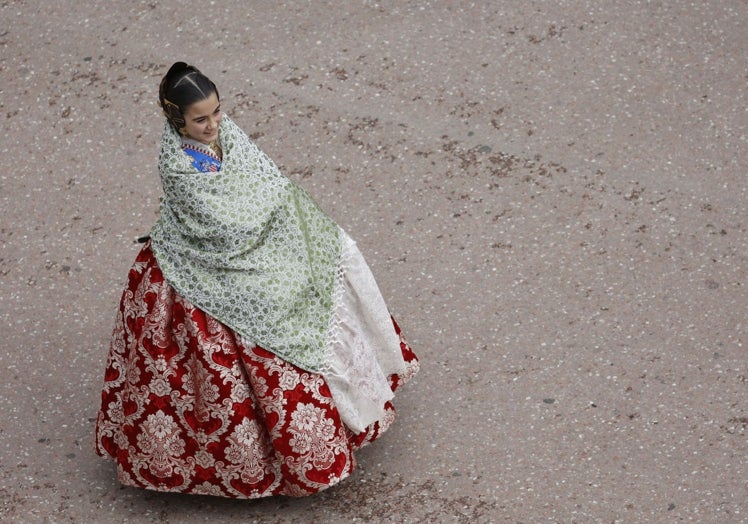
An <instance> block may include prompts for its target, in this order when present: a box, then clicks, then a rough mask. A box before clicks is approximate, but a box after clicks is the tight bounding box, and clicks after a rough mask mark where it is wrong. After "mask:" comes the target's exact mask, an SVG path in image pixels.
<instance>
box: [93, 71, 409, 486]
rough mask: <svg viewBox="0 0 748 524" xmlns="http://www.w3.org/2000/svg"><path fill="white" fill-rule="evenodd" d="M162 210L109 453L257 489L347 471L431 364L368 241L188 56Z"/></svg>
mask: <svg viewBox="0 0 748 524" xmlns="http://www.w3.org/2000/svg"><path fill="white" fill-rule="evenodd" d="M159 101H160V104H161V107H162V108H163V111H164V114H165V115H166V124H165V127H164V132H163V138H162V143H161V154H160V157H159V173H160V176H161V182H162V186H163V190H164V196H163V198H162V200H161V208H160V216H159V219H158V221H157V223H156V225H155V226H154V228H153V229H152V231H151V235H150V239H148V240H147V241H146V242H145V244H144V246H143V248H142V250H141V252H140V254H139V255H138V257H137V259H136V261H135V264H134V265H133V267H132V269H131V270H130V273H129V282H128V285H127V288H126V289H125V291H124V293H123V295H122V300H121V303H120V309H119V314H118V315H117V319H116V324H115V328H114V334H113V338H112V344H111V349H110V352H109V358H108V360H107V366H106V372H105V380H104V388H103V391H102V402H101V409H100V411H99V415H98V419H97V423H96V450H97V452H98V453H99V454H100V455H102V456H110V457H112V458H114V460H115V461H116V463H117V466H118V475H119V479H120V481H121V482H122V483H123V484H126V485H130V486H137V487H141V488H148V489H154V490H161V491H171V492H181V493H195V494H210V495H220V496H226V497H239V498H256V497H263V496H269V495H290V496H302V495H308V494H311V493H315V492H317V491H320V490H323V489H325V488H327V487H329V486H332V485H334V484H336V483H337V482H339V481H340V480H342V479H343V478H345V477H347V476H348V475H350V473H351V472H352V471H353V467H354V457H353V452H354V451H355V450H357V449H358V448H360V447H362V446H363V445H365V444H368V443H370V442H372V441H374V440H375V439H376V438H377V437H379V436H380V435H381V434H382V433H383V432H384V431H385V430H386V429H387V428H388V427H389V426H390V425H391V424H392V421H393V418H394V408H393V406H392V404H391V402H390V401H391V399H392V397H393V392H394V390H395V389H396V388H397V387H398V386H399V385H400V384H402V383H403V382H405V381H406V380H407V379H409V378H410V377H412V376H413V375H414V374H415V373H416V371H417V369H418V361H417V358H416V356H415V354H414V353H413V352H412V350H411V349H410V348H409V347H408V345H407V344H406V343H405V341H404V340H403V339H402V337H401V336H400V331H399V328H398V327H397V325H396V324H395V322H394V320H393V319H392V318H391V317H390V315H389V313H388V311H387V308H386V305H385V303H384V300H383V299H382V296H381V294H380V292H379V290H378V288H377V285H376V282H375V281H374V278H373V276H372V275H371V272H370V271H369V269H368V267H367V265H366V262H365V261H364V259H363V257H362V256H361V254H360V252H359V251H358V249H357V248H356V245H355V243H354V242H353V241H352V240H351V239H350V238H349V237H348V236H347V235H346V234H345V232H344V231H342V230H341V229H340V228H339V227H338V226H337V225H336V224H335V223H334V222H333V221H332V220H330V219H329V218H328V217H327V216H325V215H324V213H322V211H320V209H319V208H318V207H317V206H316V205H315V203H314V202H313V201H312V200H311V198H310V197H309V195H308V194H307V193H306V192H304V191H303V190H302V189H301V188H300V187H299V186H297V185H295V184H294V183H292V182H291V181H290V180H288V179H287V178H285V177H283V176H282V175H281V174H280V173H279V171H278V169H277V167H276V166H275V165H274V164H273V162H272V161H271V160H270V159H269V158H268V157H267V156H266V155H264V154H263V153H262V152H261V151H260V150H259V149H258V148H257V146H255V145H254V144H253V143H252V142H251V141H250V140H249V139H248V138H247V136H246V135H245V134H244V133H243V132H242V131H241V130H240V129H239V128H238V127H237V126H236V125H235V124H234V123H233V122H232V121H231V120H230V119H229V118H228V117H227V116H226V115H224V114H223V113H222V112H221V108H220V100H219V94H218V90H217V89H216V86H215V84H213V82H211V81H210V80H209V79H208V78H207V77H206V76H205V75H203V74H202V73H200V71H198V70H197V69H196V68H194V67H192V66H189V65H187V64H185V63H183V62H177V63H175V64H174V65H173V66H172V67H171V69H169V71H168V73H167V74H166V76H165V77H164V78H163V80H162V82H161V85H160V89H159Z"/></svg>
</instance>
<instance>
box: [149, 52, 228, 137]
mask: <svg viewBox="0 0 748 524" xmlns="http://www.w3.org/2000/svg"><path fill="white" fill-rule="evenodd" d="M213 93H215V94H216V97H218V89H217V88H216V85H215V84H214V83H213V82H212V81H211V80H210V78H208V77H207V76H205V75H204V74H202V73H201V72H200V70H199V69H198V68H196V67H195V66H191V65H188V64H186V63H184V62H175V63H174V64H173V65H172V66H171V67H170V68H169V71H168V72H167V73H166V75H164V78H163V79H162V80H161V85H159V88H158V101H159V104H161V108H162V109H163V110H164V115H165V116H166V119H167V120H168V121H169V123H170V124H171V125H172V126H174V129H176V130H177V131H179V132H182V130H183V128H184V124H185V122H184V112H185V110H186V109H187V108H188V107H189V106H191V105H192V104H194V103H195V102H200V101H201V100H205V99H206V98H208V97H209V96H210V95H211V94H213ZM219 98H220V97H219Z"/></svg>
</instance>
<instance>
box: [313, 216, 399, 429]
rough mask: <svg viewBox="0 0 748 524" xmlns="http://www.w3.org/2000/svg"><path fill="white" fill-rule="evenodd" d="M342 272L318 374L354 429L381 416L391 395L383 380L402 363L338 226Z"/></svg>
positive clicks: (375, 291)
mask: <svg viewBox="0 0 748 524" xmlns="http://www.w3.org/2000/svg"><path fill="white" fill-rule="evenodd" d="M341 239H342V254H343V256H342V257H341V260H342V275H341V278H340V279H339V281H338V284H337V285H338V289H337V291H336V293H335V294H334V296H335V298H336V301H335V306H334V309H333V325H332V329H331V333H330V347H329V350H330V353H329V355H328V356H329V363H330V370H329V371H327V372H325V373H323V375H324V377H325V380H326V381H327V385H328V386H329V388H330V391H331V393H332V396H333V399H334V400H335V404H336V406H337V408H338V411H339V412H340V417H341V419H342V420H343V422H344V423H345V425H346V426H348V427H349V428H350V429H351V430H353V431H354V432H356V433H359V432H361V431H363V430H364V429H366V428H367V427H368V426H369V425H371V424H373V423H374V422H376V421H377V420H380V419H381V418H382V417H383V416H384V415H385V410H384V404H385V403H386V402H387V401H388V400H391V399H392V398H393V396H394V394H393V392H392V388H391V387H390V383H389V381H388V379H387V377H388V376H389V375H392V374H402V373H403V372H404V371H405V368H406V364H405V360H404V359H403V354H402V351H401V349H400V337H399V335H398V334H397V333H396V332H395V328H394V324H393V322H392V318H391V316H390V312H389V310H388V309H387V305H386V304H385V301H384V298H383V297H382V293H381V292H380V291H379V286H377V283H376V280H375V279H374V275H372V273H371V270H370V269H369V266H368V264H367V263H366V261H365V260H364V257H363V255H362V254H361V252H360V251H359V250H358V247H357V246H356V243H355V242H354V241H353V239H351V237H349V236H348V234H347V233H345V232H344V231H342V230H341Z"/></svg>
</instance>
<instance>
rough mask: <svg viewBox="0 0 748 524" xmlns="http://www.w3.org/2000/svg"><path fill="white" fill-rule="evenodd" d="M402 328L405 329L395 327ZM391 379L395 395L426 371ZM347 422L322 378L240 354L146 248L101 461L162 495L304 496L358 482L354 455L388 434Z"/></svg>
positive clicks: (382, 423)
mask: <svg viewBox="0 0 748 524" xmlns="http://www.w3.org/2000/svg"><path fill="white" fill-rule="evenodd" d="M393 326H394V329H395V330H396V332H397V333H398V334H399V333H400V330H399V328H398V327H397V324H396V323H395V322H394V320H393ZM400 340H401V343H400V348H401V350H402V353H403V357H404V359H405V361H406V363H407V368H406V371H405V373H404V374H402V375H392V376H390V377H389V379H390V384H391V387H392V390H393V391H394V390H395V389H396V388H397V387H398V386H399V385H400V384H402V383H404V382H405V381H406V380H408V379H409V378H410V377H411V376H413V375H414V374H415V372H416V371H417V369H418V359H417V358H416V355H415V354H414V353H413V351H412V350H411V349H410V347H409V346H408V344H407V343H406V342H405V341H404V340H403V338H402V336H401V337H400ZM394 417H395V409H394V407H393V406H392V404H391V403H390V402H387V404H386V415H385V416H384V417H383V418H382V419H380V420H379V421H377V422H375V423H374V424H372V425H371V426H369V427H368V428H367V429H366V430H364V431H363V432H361V433H357V434H354V433H353V432H352V431H351V430H349V429H348V428H347V427H346V426H345V425H344V424H343V422H341V419H340V415H339V413H338V410H337V408H336V406H335V402H334V400H333V398H332V395H331V394H330V390H329V388H328V386H327V384H326V383H325V380H324V379H323V377H322V376H321V375H319V374H316V373H310V372H308V371H304V370H302V369H300V368H298V367H296V366H294V365H292V364H290V363H288V362H285V361H284V360H282V359H280V358H278V357H276V356H275V355H273V354H272V353H270V352H269V351H267V350H265V349H263V348H261V347H259V346H254V347H247V346H246V345H244V344H242V341H241V339H240V337H238V336H237V335H236V334H235V333H234V332H233V331H232V330H231V329H229V328H228V327H226V326H224V325H223V324H221V323H220V322H219V321H217V320H216V319H214V318H212V317H211V316H210V315H208V314H206V313H204V312H203V311H201V310H200V309H198V308H196V307H195V306H193V305H192V304H191V303H190V302H188V301H187V300H185V299H184V298H183V297H181V296H180V295H179V294H177V293H176V292H175V291H174V289H173V288H172V287H171V286H169V285H168V284H167V283H166V282H165V281H164V278H163V275H162V273H161V270H160V269H159V267H158V264H157V262H156V259H155V258H154V256H153V253H152V251H151V249H150V246H149V244H146V245H145V246H144V247H143V249H142V250H141V252H140V254H139V255H138V257H137V259H136V261H135V264H134V265H133V267H132V269H131V270H130V273H129V278H128V285H127V288H126V289H125V291H124V293H123V294H122V300H121V302H120V309H119V313H118V315H117V320H116V323H115V328H114V333H113V337H112V344H111V349H110V352H109V357H108V359H107V364H106V371H105V376H104V387H103V391H102V394H101V409H100V410H99V414H98V418H97V422H96V451H97V453H98V454H99V455H101V456H108V457H111V458H113V459H114V461H115V462H116V464H117V472H118V477H119V480H120V482H122V483H123V484H125V485H129V486H135V487H140V488H147V489H153V490H159V491H169V492H179V493H193V494H203V495H218V496H224V497H236V498H257V497H265V496H270V495H288V496H303V495H309V494H312V493H316V492H318V491H320V490H323V489H325V488H328V487H330V486H332V485H335V484H337V483H338V482H339V481H340V480H342V479H344V478H345V477H347V476H348V475H350V474H351V472H352V471H353V468H354V465H355V460H354V457H353V452H354V451H355V450H357V449H359V448H361V447H362V446H364V445H366V444H368V443H370V442H373V441H374V440H376V439H377V438H378V437H379V436H380V435H381V434H382V433H383V432H384V431H386V430H387V428H389V426H390V425H391V424H392V422H393V420H394Z"/></svg>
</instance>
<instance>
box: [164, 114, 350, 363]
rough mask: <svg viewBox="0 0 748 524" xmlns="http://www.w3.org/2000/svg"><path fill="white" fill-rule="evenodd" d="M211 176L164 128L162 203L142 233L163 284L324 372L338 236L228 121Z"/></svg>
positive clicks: (295, 360) (290, 358) (236, 327)
mask: <svg viewBox="0 0 748 524" xmlns="http://www.w3.org/2000/svg"><path fill="white" fill-rule="evenodd" d="M219 133H220V140H221V146H222V147H223V162H222V163H221V167H220V170H218V171H216V172H211V173H201V172H200V171H199V168H198V167H195V166H194V165H192V163H191V159H190V157H189V156H188V155H186V154H185V153H184V151H183V150H182V140H181V138H180V136H179V135H178V134H177V133H176V131H174V129H173V128H172V127H171V125H169V124H168V123H167V124H166V125H165V127H164V133H163V137H162V140H161V154H160V157H159V174H160V176H161V185H162V187H163V190H164V196H163V198H162V200H161V208H160V216H159V220H158V222H157V223H156V225H155V226H154V228H153V230H152V231H151V238H152V239H153V251H154V253H155V255H156V259H157V260H158V263H159V266H160V268H161V270H162V271H163V274H164V276H165V277H166V280H167V281H168V282H169V285H171V286H172V287H174V288H175V289H176V290H177V292H178V293H179V294H180V295H182V296H183V297H185V298H187V299H189V300H190V302H191V303H193V304H194V305H195V306H197V307H199V308H200V309H201V310H203V311H206V312H208V313H209V314H211V315H212V316H213V317H214V318H216V319H218V320H220V321H221V322H222V323H224V324H225V325H227V326H230V327H231V329H233V330H234V331H236V332H237V333H240V334H241V335H242V336H245V337H247V339H248V340H252V341H254V342H255V343H257V344H260V345H261V346H263V347H265V348H268V349H269V350H271V351H273V353H275V354H276V355H279V356H281V357H282V358H283V359H284V360H287V361H289V362H292V363H294V364H295V365H297V366H299V367H301V368H303V369H306V370H309V371H315V372H319V371H323V370H324V369H326V368H325V365H326V358H327V354H326V352H327V348H328V344H329V340H328V339H329V332H330V324H331V315H332V306H333V297H332V295H333V291H334V288H335V284H336V282H337V279H338V270H339V268H340V229H339V228H338V226H337V225H336V224H335V222H333V221H332V220H331V219H330V218H329V217H327V216H326V215H325V214H324V213H323V212H322V211H321V210H320V209H319V207H318V206H317V204H316V203H315V202H314V201H313V200H312V198H311V197H310V196H309V195H308V194H307V193H306V191H304V189H302V188H301V187H300V186H298V185H296V184H294V183H293V182H292V181H291V180H289V179H288V178H286V177H284V176H283V175H282V174H281V173H280V171H279V170H278V168H277V167H276V165H275V164H274V163H273V161H272V160H271V159H270V158H268V156H267V155H265V154H264V153H263V152H262V151H260V149H259V148H258V147H257V146H256V145H255V144H254V143H252V142H251V141H250V140H249V138H248V137H247V135H246V134H245V133H244V132H243V131H242V130H241V129H239V127H238V126H237V125H236V124H234V123H233V122H232V121H231V120H230V119H229V118H228V117H227V116H224V117H223V120H222V121H221V125H220V128H219Z"/></svg>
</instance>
